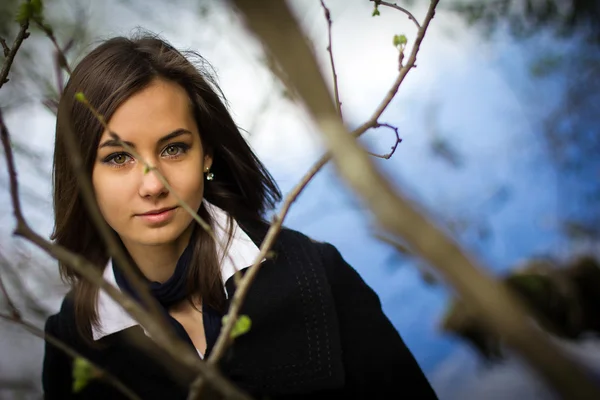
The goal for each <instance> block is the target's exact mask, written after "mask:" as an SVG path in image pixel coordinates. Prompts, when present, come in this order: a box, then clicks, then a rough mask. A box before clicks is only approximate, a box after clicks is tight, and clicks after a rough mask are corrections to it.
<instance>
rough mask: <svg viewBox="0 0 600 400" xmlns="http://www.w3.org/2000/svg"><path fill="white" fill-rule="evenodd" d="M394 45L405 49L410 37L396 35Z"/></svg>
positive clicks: (399, 48)
mask: <svg viewBox="0 0 600 400" xmlns="http://www.w3.org/2000/svg"><path fill="white" fill-rule="evenodd" d="M393 43H394V47H396V48H398V50H404V47H405V46H406V43H408V39H407V38H406V35H394V42H393Z"/></svg>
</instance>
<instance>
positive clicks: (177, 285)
mask: <svg viewBox="0 0 600 400" xmlns="http://www.w3.org/2000/svg"><path fill="white" fill-rule="evenodd" d="M193 237H194V235H192V239H193ZM193 243H194V240H190V243H189V244H188V245H187V247H186V248H185V250H184V251H183V254H182V255H181V257H179V260H178V261H177V265H176V267H175V271H174V272H173V275H172V276H171V277H170V278H169V279H168V280H167V281H166V282H165V283H160V282H151V281H150V280H148V279H146V278H145V277H143V276H142V280H143V281H144V282H145V283H146V284H147V285H148V287H149V289H150V293H151V294H152V295H153V296H154V298H156V300H158V302H159V303H160V305H161V306H162V310H163V311H164V314H165V317H167V320H168V321H169V322H170V323H171V325H172V326H173V328H174V329H175V332H176V333H177V336H179V337H180V338H181V339H183V340H184V341H185V342H187V343H188V344H189V345H190V346H192V347H193V348H194V349H195V347H194V343H193V342H192V340H191V339H190V337H189V335H188V334H187V332H186V330H185V329H184V327H183V326H182V325H181V324H180V323H179V322H178V321H177V320H176V319H175V318H173V317H171V315H170V314H169V312H168V310H169V307H171V306H172V305H174V304H176V303H179V302H181V301H182V300H184V299H185V298H186V297H187V296H188V293H187V284H186V283H187V282H186V281H187V276H188V273H187V272H188V268H189V264H190V261H191V259H192V254H193ZM113 271H114V275H115V280H116V282H117V285H118V286H119V288H120V289H121V290H122V291H123V292H126V293H128V294H130V295H131V296H132V297H133V298H135V299H136V300H138V301H140V302H141V300H140V296H139V295H138V294H137V293H136V292H135V291H134V290H133V288H132V287H131V285H130V284H129V282H128V281H127V280H126V279H125V276H124V275H123V272H122V271H121V268H119V267H118V265H117V264H116V262H115V260H113ZM221 318H222V316H221V315H220V313H218V312H217V311H216V310H214V309H213V308H212V307H209V306H208V305H206V304H205V303H204V302H202V321H203V324H204V332H205V335H206V344H207V346H206V353H205V354H204V357H205V358H206V357H207V356H208V355H209V353H210V350H211V349H212V347H213V346H214V344H215V342H216V341H217V338H218V336H219V332H220V331H221Z"/></svg>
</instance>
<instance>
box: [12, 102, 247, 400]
mask: <svg viewBox="0 0 600 400" xmlns="http://www.w3.org/2000/svg"><path fill="white" fill-rule="evenodd" d="M0 139H1V141H2V145H3V147H4V151H5V154H6V162H7V166H8V171H9V176H10V189H11V199H12V203H13V209H14V214H15V218H16V220H17V228H16V229H15V234H16V235H19V236H21V237H24V238H26V239H27V240H29V241H31V242H32V243H34V244H35V245H37V246H38V247H40V248H41V249H42V250H44V251H45V252H47V253H48V254H49V255H51V256H52V257H54V258H56V259H57V260H60V261H62V262H64V263H65V264H67V265H69V266H70V267H71V268H73V269H74V270H75V271H76V272H77V273H78V274H80V275H81V276H82V278H83V279H87V280H88V281H89V282H91V283H92V284H93V285H95V286H97V287H99V288H100V289H102V290H104V291H105V292H106V293H107V294H108V295H109V296H110V297H111V298H112V299H113V300H114V301H116V302H117V303H119V304H120V305H121V306H122V307H123V308H124V309H125V311H127V312H128V313H129V314H130V315H131V316H132V317H134V318H135V319H136V320H137V321H138V322H139V323H140V324H141V325H142V326H143V327H144V328H145V329H146V330H147V331H148V332H149V334H150V336H151V337H152V338H153V339H154V340H155V342H156V343H157V344H159V345H161V346H162V347H163V348H164V349H165V350H166V351H167V353H168V354H169V355H170V356H171V357H172V358H173V359H175V360H178V361H180V362H181V363H182V364H183V365H184V366H186V367H187V368H190V369H191V370H192V371H194V372H195V373H197V374H199V375H200V374H201V375H203V376H204V377H205V379H207V380H208V381H209V382H210V383H211V384H212V385H214V387H215V388H217V389H218V390H219V391H220V392H221V393H223V394H224V395H225V396H226V397H228V398H232V399H249V398H248V396H247V395H246V394H244V393H242V392H241V391H240V390H239V389H237V388H236V387H235V386H234V385H233V384H231V383H230V382H229V381H228V380H227V379H225V378H224V377H223V376H222V375H221V373H220V372H218V371H217V370H216V368H211V367H210V366H207V365H206V364H205V363H204V362H201V361H200V360H199V359H198V358H197V356H196V355H195V354H193V352H192V351H191V350H190V348H189V346H187V345H186V344H184V343H183V342H182V341H181V340H179V339H178V338H177V337H175V335H174V334H173V333H172V332H171V331H170V330H163V329H161V326H160V324H159V323H157V321H156V320H155V319H154V318H153V317H152V315H150V314H149V313H148V312H146V311H145V310H144V309H142V308H141V307H140V306H139V304H138V303H137V302H136V301H134V300H133V299H132V298H131V297H130V296H129V295H127V294H125V293H123V292H121V291H120V290H119V289H118V288H116V287H115V286H113V285H111V284H109V283H108V282H107V281H105V280H104V278H103V276H102V274H101V273H100V272H99V271H98V268H97V267H96V266H94V265H93V264H91V263H90V262H89V261H87V260H86V259H84V258H83V257H81V256H80V255H78V254H74V253H72V252H70V251H69V250H67V249H65V248H63V247H61V246H58V245H56V244H52V243H50V242H48V241H47V240H45V239H44V238H42V237H41V236H40V235H38V234H37V233H36V232H34V231H33V230H32V229H31V228H30V227H29V225H28V224H27V223H26V221H25V219H24V217H23V214H22V212H21V206H20V202H19V198H18V182H17V176H16V171H15V166H14V160H13V155H12V149H11V146H10V139H9V133H8V129H7V127H6V125H5V123H4V119H3V117H2V110H1V109H0Z"/></svg>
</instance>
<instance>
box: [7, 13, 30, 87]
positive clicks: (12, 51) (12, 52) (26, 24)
mask: <svg viewBox="0 0 600 400" xmlns="http://www.w3.org/2000/svg"><path fill="white" fill-rule="evenodd" d="M28 28H29V20H25V21H24V22H23V23H22V24H21V29H20V30H19V33H18V34H17V38H16V39H15V41H14V42H13V45H12V47H11V49H10V51H9V52H8V54H7V55H6V59H5V60H4V64H3V65H2V70H1V71H0V88H2V86H3V85H4V84H5V83H6V82H8V72H9V71H10V67H11V66H12V64H13V62H14V60H15V56H16V55H17V52H18V51H19V48H20V47H21V44H22V43H23V40H25V39H27V38H28V37H29V32H27V29H28ZM2 47H3V48H4V54H6V49H7V46H6V42H4V41H3V45H2Z"/></svg>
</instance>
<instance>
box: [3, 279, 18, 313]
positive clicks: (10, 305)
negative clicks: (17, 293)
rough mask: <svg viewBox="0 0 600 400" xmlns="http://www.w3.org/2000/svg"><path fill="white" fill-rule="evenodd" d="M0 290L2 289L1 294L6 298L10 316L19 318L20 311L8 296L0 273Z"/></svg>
mask: <svg viewBox="0 0 600 400" xmlns="http://www.w3.org/2000/svg"><path fill="white" fill-rule="evenodd" d="M0 291H2V294H3V295H4V297H5V298H6V302H7V303H8V308H9V310H10V313H11V316H12V318H15V319H21V313H20V312H19V309H18V308H17V306H15V303H13V301H12V299H11V298H10V296H9V294H8V291H7V290H6V286H5V285H4V281H3V280H2V275H0Z"/></svg>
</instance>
